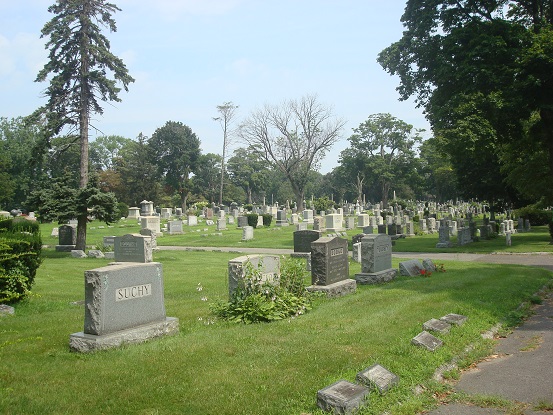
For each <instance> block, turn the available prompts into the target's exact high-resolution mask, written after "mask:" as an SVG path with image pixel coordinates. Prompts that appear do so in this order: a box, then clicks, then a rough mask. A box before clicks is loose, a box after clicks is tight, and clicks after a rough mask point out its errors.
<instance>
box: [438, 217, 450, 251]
mask: <svg viewBox="0 0 553 415" xmlns="http://www.w3.org/2000/svg"><path fill="white" fill-rule="evenodd" d="M438 235H439V236H438V243H437V244H436V248H451V247H452V246H453V245H452V244H451V242H450V241H449V226H447V224H446V223H445V221H442V223H441V224H440V229H438Z"/></svg>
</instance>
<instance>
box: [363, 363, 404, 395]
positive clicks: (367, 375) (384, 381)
mask: <svg viewBox="0 0 553 415" xmlns="http://www.w3.org/2000/svg"><path fill="white" fill-rule="evenodd" d="M356 380H357V381H358V382H360V383H362V384H364V385H367V386H368V387H369V389H370V390H373V389H376V390H377V391H378V392H379V393H380V394H384V393H386V392H387V391H388V389H390V388H391V387H392V386H394V385H396V384H397V383H398V382H399V377H398V376H397V375H394V374H393V373H392V372H390V371H389V370H388V369H386V368H384V367H383V366H380V365H379V364H375V365H372V366H371V367H368V368H367V369H365V370H363V371H362V372H359V373H358V374H357V376H356Z"/></svg>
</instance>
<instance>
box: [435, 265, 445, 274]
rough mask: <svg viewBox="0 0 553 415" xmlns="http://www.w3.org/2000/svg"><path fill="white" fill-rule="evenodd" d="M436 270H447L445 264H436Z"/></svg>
mask: <svg viewBox="0 0 553 415" xmlns="http://www.w3.org/2000/svg"><path fill="white" fill-rule="evenodd" d="M436 272H445V267H444V264H437V265H436Z"/></svg>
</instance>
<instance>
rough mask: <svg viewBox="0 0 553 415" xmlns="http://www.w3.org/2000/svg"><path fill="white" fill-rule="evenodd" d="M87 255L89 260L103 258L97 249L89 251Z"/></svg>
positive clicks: (102, 254)
mask: <svg viewBox="0 0 553 415" xmlns="http://www.w3.org/2000/svg"><path fill="white" fill-rule="evenodd" d="M71 252H73V251H71ZM87 255H88V257H89V258H105V255H104V253H103V252H102V251H100V250H99V249H89V251H88V253H87Z"/></svg>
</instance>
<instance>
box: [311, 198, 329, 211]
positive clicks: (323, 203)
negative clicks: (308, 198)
mask: <svg viewBox="0 0 553 415" xmlns="http://www.w3.org/2000/svg"><path fill="white" fill-rule="evenodd" d="M313 207H314V209H315V211H316V212H320V211H321V210H324V211H325V212H328V211H329V210H330V209H332V208H333V207H334V202H333V201H332V200H330V199H329V198H328V197H327V196H324V197H319V198H318V199H315V200H313Z"/></svg>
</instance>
